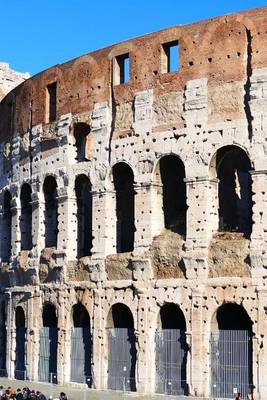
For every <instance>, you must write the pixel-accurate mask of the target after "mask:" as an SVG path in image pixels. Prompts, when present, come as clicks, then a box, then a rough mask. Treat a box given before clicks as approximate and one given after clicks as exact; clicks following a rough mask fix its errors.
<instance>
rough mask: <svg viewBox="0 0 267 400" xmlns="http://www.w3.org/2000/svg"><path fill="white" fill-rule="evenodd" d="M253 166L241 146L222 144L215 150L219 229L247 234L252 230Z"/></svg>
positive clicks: (247, 235)
mask: <svg viewBox="0 0 267 400" xmlns="http://www.w3.org/2000/svg"><path fill="white" fill-rule="evenodd" d="M251 169H252V167H251V163H250V160H249V158H248V156H247V154H246V153H245V151H244V150H242V149H241V148H239V147H237V146H225V147H222V148H221V149H219V150H218V152H217V154H216V171H217V177H218V179H219V188H218V195H219V229H220V231H224V232H225V231H228V232H229V231H230V232H242V233H244V235H245V236H246V237H249V236H250V234H251V230H252V188H251V175H250V172H249V171H250V170H251Z"/></svg>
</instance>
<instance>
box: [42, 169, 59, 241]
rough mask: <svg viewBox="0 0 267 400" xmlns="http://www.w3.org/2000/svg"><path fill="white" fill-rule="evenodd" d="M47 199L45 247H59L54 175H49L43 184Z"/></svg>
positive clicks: (45, 198)
mask: <svg viewBox="0 0 267 400" xmlns="http://www.w3.org/2000/svg"><path fill="white" fill-rule="evenodd" d="M43 191H44V200H45V215H44V220H45V247H57V235H58V202H57V183H56V180H55V178H54V177H52V176H47V177H46V178H45V180H44V185H43Z"/></svg>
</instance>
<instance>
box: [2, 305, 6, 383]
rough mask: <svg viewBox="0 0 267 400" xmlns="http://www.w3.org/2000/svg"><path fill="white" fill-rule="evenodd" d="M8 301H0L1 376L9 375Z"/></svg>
mask: <svg viewBox="0 0 267 400" xmlns="http://www.w3.org/2000/svg"><path fill="white" fill-rule="evenodd" d="M6 323H7V321H6V303H5V302H4V301H1V302H0V376H7V369H6V347H7V332H6Z"/></svg>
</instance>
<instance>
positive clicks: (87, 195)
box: [75, 175, 93, 258]
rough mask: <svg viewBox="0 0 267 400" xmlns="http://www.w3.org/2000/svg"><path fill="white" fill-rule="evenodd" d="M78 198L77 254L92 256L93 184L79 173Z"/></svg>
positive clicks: (77, 183) (77, 182)
mask: <svg viewBox="0 0 267 400" xmlns="http://www.w3.org/2000/svg"><path fill="white" fill-rule="evenodd" d="M75 193H76V199H77V253H78V254H77V256H78V258H81V257H85V256H91V255H92V247H93V236H92V186H91V183H90V180H89V179H88V177H87V176H85V175H79V176H78V177H77V178H76V180H75Z"/></svg>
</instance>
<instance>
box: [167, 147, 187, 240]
mask: <svg viewBox="0 0 267 400" xmlns="http://www.w3.org/2000/svg"><path fill="white" fill-rule="evenodd" d="M160 177H161V183H162V195H163V212H164V224H165V228H167V229H171V230H172V231H173V232H176V233H179V234H180V235H182V236H185V233H186V210H187V204H186V185H185V182H184V179H185V169H184V164H183V162H182V161H181V160H180V159H179V158H178V157H177V156H175V155H168V156H164V157H162V158H161V159H160Z"/></svg>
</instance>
